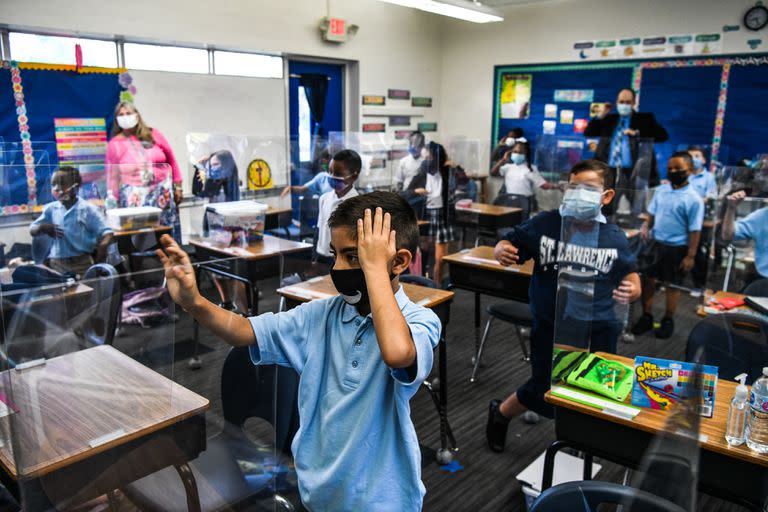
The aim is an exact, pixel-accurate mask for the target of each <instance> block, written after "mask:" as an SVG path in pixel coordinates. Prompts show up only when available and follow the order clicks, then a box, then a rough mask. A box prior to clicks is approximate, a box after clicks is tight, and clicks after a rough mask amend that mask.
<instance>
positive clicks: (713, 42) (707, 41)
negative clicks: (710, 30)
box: [693, 34, 723, 55]
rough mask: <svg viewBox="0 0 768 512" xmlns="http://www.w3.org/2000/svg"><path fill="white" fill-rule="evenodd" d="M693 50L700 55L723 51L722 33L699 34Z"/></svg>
mask: <svg viewBox="0 0 768 512" xmlns="http://www.w3.org/2000/svg"><path fill="white" fill-rule="evenodd" d="M693 51H694V53H696V54H699V55H712V54H716V53H723V38H722V37H721V35H720V34H699V35H697V36H696V38H695V39H694V42H693Z"/></svg>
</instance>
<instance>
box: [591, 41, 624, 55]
mask: <svg viewBox="0 0 768 512" xmlns="http://www.w3.org/2000/svg"><path fill="white" fill-rule="evenodd" d="M595 50H596V52H597V56H598V57H599V58H601V59H616V58H618V56H619V51H618V50H619V45H618V42H617V41H616V40H615V39H611V40H608V41H597V42H596V43H595Z"/></svg>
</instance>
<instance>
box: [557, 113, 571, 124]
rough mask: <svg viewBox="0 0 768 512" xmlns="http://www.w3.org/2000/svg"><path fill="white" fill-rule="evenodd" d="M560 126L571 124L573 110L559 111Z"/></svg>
mask: <svg viewBox="0 0 768 512" xmlns="http://www.w3.org/2000/svg"><path fill="white" fill-rule="evenodd" d="M560 124H573V110H561V111H560Z"/></svg>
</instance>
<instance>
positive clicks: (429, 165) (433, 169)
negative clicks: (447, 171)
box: [421, 160, 438, 175]
mask: <svg viewBox="0 0 768 512" xmlns="http://www.w3.org/2000/svg"><path fill="white" fill-rule="evenodd" d="M421 169H422V170H423V171H424V172H427V173H429V174H432V175H434V174H437V171H438V169H437V161H436V160H424V161H423V162H421Z"/></svg>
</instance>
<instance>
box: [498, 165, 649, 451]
mask: <svg viewBox="0 0 768 512" xmlns="http://www.w3.org/2000/svg"><path fill="white" fill-rule="evenodd" d="M609 179H610V171H609V169H608V166H607V165H605V164H604V163H602V162H598V161H596V160H586V161H583V162H579V163H577V164H576V165H575V166H574V167H573V168H572V169H571V173H570V179H569V186H568V190H567V191H566V193H565V194H564V197H563V204H562V206H561V207H560V209H559V210H552V211H548V212H543V213H540V214H539V215H537V216H535V217H533V218H532V219H530V220H528V221H526V222H524V223H522V224H520V225H519V226H516V227H515V228H514V229H513V230H512V231H511V232H510V233H509V234H508V235H506V236H505V237H504V240H502V241H501V242H499V243H498V244H497V245H496V248H495V250H494V254H495V256H496V259H497V260H498V261H499V263H501V264H502V265H504V266H507V265H511V264H521V263H524V262H526V261H527V260H529V259H533V260H534V263H535V264H534V269H533V276H532V277H531V284H530V288H529V291H528V293H529V297H530V307H531V314H532V316H533V326H532V329H531V369H532V372H531V378H530V379H528V381H526V382H525V383H524V384H523V385H522V386H520V388H518V390H517V391H516V392H515V393H513V394H512V395H510V396H509V397H507V399H506V400H504V401H503V402H502V401H501V400H492V401H491V404H490V410H489V415H488V425H487V427H486V436H487V438H488V446H489V447H490V448H491V450H494V451H502V450H503V449H504V444H505V442H506V435H507V426H508V425H509V421H510V420H511V419H512V418H513V417H515V416H517V415H519V414H522V413H523V412H525V411H527V410H532V411H534V412H537V413H539V414H543V415H544V416H548V417H552V416H553V413H554V411H553V409H552V406H551V405H549V404H547V403H546V402H545V401H544V393H546V391H547V390H548V389H549V385H550V380H551V371H552V349H553V344H554V336H555V318H556V315H557V312H556V297H557V291H558V275H559V272H560V271H561V270H565V271H569V270H571V269H573V268H575V269H577V270H578V269H580V272H581V274H582V275H583V274H585V273H589V272H594V278H593V279H594V292H593V297H591V298H590V299H589V304H586V303H583V304H572V302H574V301H571V300H570V299H571V295H570V294H569V300H567V301H566V302H567V303H566V304H565V308H564V311H563V315H562V316H563V319H566V317H567V323H568V325H569V332H570V329H571V328H573V327H574V326H575V325H576V324H579V325H581V327H583V328H578V327H577V328H575V329H574V330H575V331H577V332H581V333H587V332H591V335H586V337H587V338H589V339H582V340H578V341H579V343H580V344H581V345H583V344H585V343H588V344H589V347H590V350H591V351H598V350H602V351H608V352H613V353H615V352H616V342H617V340H618V337H619V334H621V330H622V325H621V322H619V320H618V319H617V318H616V317H615V313H614V302H615V301H620V302H622V303H628V302H630V301H634V300H637V299H638V298H639V297H640V277H639V276H638V275H637V273H636V272H635V257H634V255H633V254H632V252H631V251H630V250H629V243H628V242H627V237H626V236H625V235H624V232H623V231H622V230H621V229H619V227H618V226H616V225H615V224H609V223H608V222H607V221H606V219H605V217H604V216H603V214H602V213H600V207H601V205H605V204H607V203H609V202H610V201H611V199H613V195H614V191H613V190H612V189H610V188H609V187H608V186H606V185H607V183H608V180H609ZM563 218H567V219H568V222H569V223H571V224H572V225H573V223H574V219H578V222H580V223H581V224H582V225H584V226H591V227H592V228H594V233H595V235H596V236H595V237H594V240H593V241H592V242H591V243H589V242H587V243H579V238H582V237H577V236H573V237H571V238H570V239H568V240H566V241H563V240H562V239H561V231H562V224H563ZM587 231H592V229H587ZM574 298H575V299H577V300H576V301H575V302H582V301H581V300H580V299H581V298H580V297H574ZM580 305H587V306H589V307H587V308H581V307H579V306H580ZM583 310H586V311H587V313H586V315H584V314H583V312H584V311H583ZM561 342H562V341H561ZM569 344H571V345H573V343H569Z"/></svg>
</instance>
